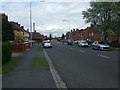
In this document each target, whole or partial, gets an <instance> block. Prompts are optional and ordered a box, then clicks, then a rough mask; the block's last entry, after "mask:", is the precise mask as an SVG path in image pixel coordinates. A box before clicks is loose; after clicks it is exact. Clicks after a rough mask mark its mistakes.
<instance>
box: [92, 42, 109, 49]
mask: <svg viewBox="0 0 120 90" xmlns="http://www.w3.org/2000/svg"><path fill="white" fill-rule="evenodd" d="M92 48H93V49H98V50H110V46H109V45H108V44H106V43H105V42H103V41H95V42H94V43H93V44H92Z"/></svg>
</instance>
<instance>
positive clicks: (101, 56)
mask: <svg viewBox="0 0 120 90" xmlns="http://www.w3.org/2000/svg"><path fill="white" fill-rule="evenodd" d="M98 56H100V57H104V58H110V57H108V56H104V55H98Z"/></svg>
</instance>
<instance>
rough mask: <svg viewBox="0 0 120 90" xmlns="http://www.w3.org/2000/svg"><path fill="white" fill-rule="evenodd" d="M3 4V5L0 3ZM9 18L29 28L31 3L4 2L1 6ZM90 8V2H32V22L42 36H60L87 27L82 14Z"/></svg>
mask: <svg viewBox="0 0 120 90" xmlns="http://www.w3.org/2000/svg"><path fill="white" fill-rule="evenodd" d="M0 4H1V3H0ZM0 8H2V10H0V12H4V13H6V14H7V15H8V16H9V21H17V22H19V23H20V24H21V25H23V26H24V27H25V29H27V28H29V27H30V25H29V23H30V22H29V20H30V2H3V3H2V6H0ZM87 8H89V2H79V3H78V2H32V8H31V11H32V22H35V23H36V30H37V31H38V32H40V33H42V34H47V35H49V33H53V35H58V36H60V35H61V34H62V33H65V32H67V31H69V22H63V20H64V19H65V20H69V21H70V28H71V29H72V28H80V29H81V28H82V27H87V26H88V24H85V21H84V20H83V19H82V14H81V12H82V11H83V10H86V9H87Z"/></svg>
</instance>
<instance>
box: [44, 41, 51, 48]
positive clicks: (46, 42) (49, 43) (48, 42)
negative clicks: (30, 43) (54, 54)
mask: <svg viewBox="0 0 120 90" xmlns="http://www.w3.org/2000/svg"><path fill="white" fill-rule="evenodd" d="M42 46H43V47H44V48H46V47H50V48H52V44H51V42H50V40H44V41H43V42H42Z"/></svg>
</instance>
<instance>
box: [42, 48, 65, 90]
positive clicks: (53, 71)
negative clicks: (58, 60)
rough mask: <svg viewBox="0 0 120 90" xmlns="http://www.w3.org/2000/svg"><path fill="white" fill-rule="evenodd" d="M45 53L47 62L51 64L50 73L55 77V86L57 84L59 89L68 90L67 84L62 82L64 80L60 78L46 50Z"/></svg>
mask: <svg viewBox="0 0 120 90" xmlns="http://www.w3.org/2000/svg"><path fill="white" fill-rule="evenodd" d="M43 52H44V55H45V57H46V60H47V62H48V64H49V67H50V71H51V73H52V76H53V79H54V81H55V84H56V86H57V88H66V89H67V86H66V84H65V82H64V81H63V80H62V78H61V77H60V75H59V74H58V72H57V71H56V69H55V67H54V65H53V64H52V61H51V59H50V57H49V56H48V55H47V53H46V51H45V49H43Z"/></svg>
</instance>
